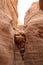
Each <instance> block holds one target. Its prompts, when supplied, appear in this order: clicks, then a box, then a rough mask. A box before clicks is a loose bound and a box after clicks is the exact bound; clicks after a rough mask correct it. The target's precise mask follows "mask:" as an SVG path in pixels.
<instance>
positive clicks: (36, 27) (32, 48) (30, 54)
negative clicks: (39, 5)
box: [24, 9, 43, 65]
mask: <svg viewBox="0 0 43 65" xmlns="http://www.w3.org/2000/svg"><path fill="white" fill-rule="evenodd" d="M33 10H34V9H33ZM34 14H35V13H34ZM28 16H29V14H28ZM26 22H27V21H26ZM25 35H26V44H25V60H24V61H25V62H24V63H25V65H43V11H41V10H39V11H38V12H37V14H35V15H34V16H33V17H31V19H30V20H29V21H28V24H27V26H26V28H25Z"/></svg>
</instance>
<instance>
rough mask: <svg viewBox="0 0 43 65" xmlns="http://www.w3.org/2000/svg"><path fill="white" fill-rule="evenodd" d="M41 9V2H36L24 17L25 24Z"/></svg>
mask: <svg viewBox="0 0 43 65" xmlns="http://www.w3.org/2000/svg"><path fill="white" fill-rule="evenodd" d="M38 10H39V3H38V2H34V3H33V4H32V5H31V7H30V9H29V10H28V11H27V12H26V15H25V18H24V24H25V25H26V24H27V23H28V22H29V20H30V19H31V18H32V17H33V16H34V15H35V14H36V13H37V11H38Z"/></svg>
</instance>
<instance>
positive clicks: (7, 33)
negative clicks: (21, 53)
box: [0, 10, 14, 65]
mask: <svg viewBox="0 0 43 65" xmlns="http://www.w3.org/2000/svg"><path fill="white" fill-rule="evenodd" d="M10 22H11V19H10V18H9V17H8V16H7V15H6V13H4V12H3V11H2V10H0V65H14V47H13V46H14V39H13V36H14V34H13V28H12V26H11V25H10ZM12 34H13V35H12Z"/></svg>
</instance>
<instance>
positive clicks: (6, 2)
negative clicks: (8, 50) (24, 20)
mask: <svg viewBox="0 0 43 65" xmlns="http://www.w3.org/2000/svg"><path fill="white" fill-rule="evenodd" d="M17 3H18V0H0V9H2V10H4V11H5V12H6V13H7V14H8V15H9V16H10V17H11V18H12V22H11V24H12V26H13V28H14V27H15V26H17V23H18V21H17V18H18V13H17Z"/></svg>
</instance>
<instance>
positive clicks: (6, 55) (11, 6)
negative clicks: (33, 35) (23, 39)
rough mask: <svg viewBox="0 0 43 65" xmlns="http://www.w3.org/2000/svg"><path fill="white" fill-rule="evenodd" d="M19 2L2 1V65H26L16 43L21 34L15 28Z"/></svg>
mask: <svg viewBox="0 0 43 65" xmlns="http://www.w3.org/2000/svg"><path fill="white" fill-rule="evenodd" d="M17 2H18V0H0V51H1V52H0V57H1V58H0V65H24V61H23V60H22V57H21V53H20V49H18V47H17V46H16V43H15V41H14V36H15V34H16V33H19V30H17V31H16V28H15V27H16V26H17V18H18V13H17ZM12 26H13V27H12ZM13 28H14V29H15V30H13Z"/></svg>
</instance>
